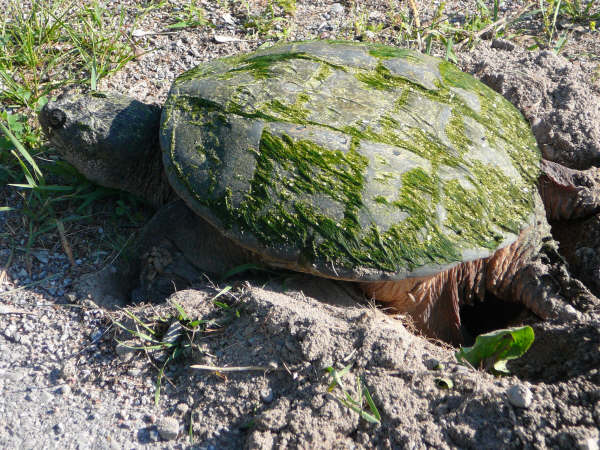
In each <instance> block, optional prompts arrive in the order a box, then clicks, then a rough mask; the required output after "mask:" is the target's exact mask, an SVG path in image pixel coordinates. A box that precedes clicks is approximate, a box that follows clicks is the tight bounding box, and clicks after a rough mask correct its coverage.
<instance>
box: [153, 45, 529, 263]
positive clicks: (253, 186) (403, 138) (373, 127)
mask: <svg viewBox="0 0 600 450" xmlns="http://www.w3.org/2000/svg"><path fill="white" fill-rule="evenodd" d="M359 45H360V44H359ZM364 47H365V48H366V49H369V50H368V52H369V54H370V55H371V56H374V57H377V58H379V59H380V60H383V59H386V58H396V57H402V58H405V59H407V60H409V61H410V62H412V63H415V64H418V63H419V62H420V61H421V59H420V58H419V57H418V56H415V55H414V54H413V53H412V52H410V51H407V50H398V49H393V48H389V47H382V46H377V47H375V48H371V47H370V46H368V45H365V46H364ZM411 55H412V56H411ZM267 56H268V57H267ZM267 56H265V57H262V56H261V57H253V58H248V57H236V58H237V59H229V60H228V61H229V62H231V63H232V65H234V66H235V64H238V66H237V67H233V68H228V69H227V70H226V71H225V72H224V73H227V74H228V75H227V77H228V78H227V79H228V81H230V82H235V74H236V73H243V72H251V73H253V75H254V78H255V79H264V80H265V82H269V77H270V76H271V75H272V74H273V73H274V72H272V71H271V69H270V67H271V66H272V65H273V64H279V63H281V62H282V61H283V62H285V61H295V60H297V59H304V60H309V61H310V62H312V63H314V62H319V65H318V66H317V68H316V69H315V72H314V74H313V76H312V78H313V79H316V80H318V81H320V82H322V83H325V82H327V80H328V78H329V77H331V76H333V74H334V73H335V72H336V70H343V71H344V72H347V73H352V74H353V75H354V77H355V78H356V79H357V80H358V81H360V82H361V83H362V84H363V85H364V91H365V92H368V91H369V90H375V91H385V92H389V93H390V95H392V96H393V97H394V98H395V99H394V102H393V104H392V107H391V109H390V110H388V111H382V113H381V114H380V115H379V116H377V117H372V118H370V121H367V122H366V124H365V122H364V120H363V117H362V115H361V111H360V110H357V112H356V120H355V121H354V122H353V123H348V124H347V125H344V126H333V125H332V124H331V123H322V122H319V121H318V119H315V118H314V117H313V116H312V115H311V113H312V111H311V110H309V108H308V107H307V104H309V103H310V105H311V108H312V107H315V104H314V102H311V99H314V98H315V97H314V96H315V95H316V94H315V92H314V91H313V90H312V89H311V88H309V87H308V86H307V87H306V90H304V91H303V92H300V93H298V94H297V95H296V101H295V102H293V103H290V102H287V101H283V100H282V99H281V98H278V97H277V96H276V95H275V96H273V98H269V99H265V100H264V101H262V102H260V101H259V102H258V103H256V104H253V105H252V107H251V108H248V106H247V105H245V104H242V103H239V100H236V99H235V98H232V99H231V100H230V101H229V102H228V103H226V104H221V103H218V102H213V101H211V100H209V99H205V98H196V97H186V96H182V95H177V94H176V93H172V94H171V97H170V99H169V101H168V102H167V109H169V108H178V109H181V110H184V111H187V114H188V117H190V122H196V123H204V122H205V118H204V116H203V115H204V114H205V112H206V111H210V112H217V113H219V114H220V115H221V117H222V120H223V123H222V124H219V126H226V122H227V116H228V115H231V114H233V115H236V116H239V117H243V118H246V119H249V120H255V119H258V120H262V121H264V122H265V123H269V122H284V123H289V124H297V125H302V126H311V127H315V130H316V131H315V132H318V130H319V129H323V130H330V131H334V132H340V133H344V134H346V135H347V136H350V137H351V143H350V145H349V148H348V149H346V150H345V151H342V150H341V149H335V148H330V147H325V146H322V145H318V144H316V143H315V142H314V141H312V140H310V139H304V138H298V137H291V136H289V135H287V134H285V133H283V134H280V135H277V134H274V133H272V132H269V131H268V130H267V129H264V130H263V132H262V134H261V137H260V142H259V146H258V147H259V148H258V149H253V148H249V149H247V151H249V152H251V153H252V154H253V155H254V157H255V159H256V168H255V169H254V171H253V173H251V174H247V175H245V174H243V173H239V174H236V176H238V177H240V178H246V179H247V178H249V184H250V189H249V191H248V192H247V193H246V194H245V195H244V198H243V201H241V202H237V203H236V202H235V201H234V197H235V194H234V192H232V191H231V190H230V189H225V190H223V191H222V194H221V196H220V197H219V196H217V197H215V196H207V195H205V193H203V192H200V191H197V188H196V186H197V183H196V180H194V177H195V175H194V174H193V173H189V169H188V168H186V167H184V166H181V165H180V164H179V163H178V162H177V161H175V159H176V158H175V154H174V153H172V152H171V160H172V165H173V167H174V168H175V169H176V172H177V173H178V176H179V178H180V179H181V180H183V181H184V184H185V185H186V186H187V188H188V189H189V191H190V192H191V193H192V194H193V196H194V197H195V199H196V201H198V202H199V203H200V204H202V205H203V206H206V207H208V208H209V209H210V210H211V211H212V212H213V214H215V215H216V216H218V217H219V219H220V220H221V223H222V225H223V227H224V228H226V229H239V230H242V232H243V233H251V234H252V235H253V236H254V237H256V238H257V239H258V241H260V242H261V244H262V245H263V246H264V248H270V249H273V248H287V249H288V250H282V251H281V253H282V255H284V254H286V252H288V253H289V251H290V249H295V251H298V252H299V254H300V256H299V261H300V264H307V265H313V264H316V265H317V266H318V267H323V265H324V264H325V263H333V264H334V266H336V267H353V266H363V267H372V268H377V269H380V270H384V271H389V272H398V273H402V272H403V271H404V272H406V270H407V269H408V270H413V269H415V268H418V267H423V266H427V265H431V264H447V263H450V262H453V261H460V260H461V258H462V251H463V250H465V249H470V248H478V247H479V248H488V249H490V251H493V250H494V249H495V248H497V247H498V246H499V245H500V244H501V243H502V242H503V241H504V240H505V239H506V235H505V234H504V233H512V234H518V233H519V231H520V229H521V228H522V227H523V226H525V225H526V224H527V223H528V222H529V220H530V215H531V214H532V211H533V189H534V183H535V179H536V178H537V171H538V170H539V152H538V151H537V148H536V146H535V141H534V139H533V137H532V135H531V132H530V130H529V129H528V127H527V124H526V122H524V120H523V118H522V116H521V115H520V114H519V113H518V111H516V110H515V109H514V107H512V105H510V104H509V103H508V102H507V101H506V100H504V99H503V98H501V97H500V96H499V95H498V94H496V93H494V92H493V91H491V90H490V89H489V88H487V87H485V86H484V85H482V84H481V83H479V82H477V81H476V80H474V79H473V78H472V77H470V76H469V75H467V74H463V73H462V72H460V71H458V70H457V69H456V68H454V66H452V65H450V64H449V63H445V62H440V65H439V70H440V74H441V76H442V82H441V83H440V84H439V85H438V89H437V90H428V89H425V88H423V87H422V86H420V85H419V84H417V83H414V82H412V81H410V80H407V79H406V78H404V77H401V76H398V75H394V74H392V73H390V71H389V70H388V69H387V68H385V67H384V66H383V65H382V64H381V63H380V64H378V65H377V66H376V68H375V69H361V68H356V67H343V68H340V67H339V65H336V64H332V63H330V62H327V61H323V58H322V57H315V56H313V55H307V54H305V53H288V54H285V55H281V54H274V55H273V54H270V55H267ZM222 61H224V60H222ZM234 63H235V64H234ZM223 70H225V69H223ZM198 73H202V74H206V73H208V71H206V70H205V71H204V72H202V71H199V72H198ZM277 76H280V74H279V72H278V73H277ZM214 77H215V78H218V79H224V78H223V75H222V73H220V74H216V75H214ZM194 79H195V76H194V75H193V74H192V76H190V75H189V73H186V77H185V79H184V80H183V81H187V80H194ZM179 84H181V83H180V80H178V81H177V83H176V85H179ZM451 87H459V88H462V89H465V90H467V91H468V92H472V93H474V94H476V96H477V98H478V99H479V104H480V105H481V108H480V110H478V111H474V110H472V109H471V108H470V107H469V106H468V105H467V104H466V103H465V102H464V101H463V100H462V99H461V98H460V97H457V96H456V95H455V94H454V93H453V92H451V90H450V88H451ZM356 95H357V94H356ZM367 95H368V94H367ZM415 96H416V97H415ZM419 96H420V97H422V98H423V99H426V100H429V101H431V102H434V103H435V104H439V105H447V106H448V108H449V118H448V120H447V122H446V124H445V126H443V127H441V130H442V131H443V133H444V134H445V137H446V138H447V141H446V143H445V142H444V140H443V139H442V137H441V136H439V135H437V134H436V132H437V131H436V130H434V129H431V130H429V129H426V128H423V127H419V126H411V127H407V126H406V124H404V123H403V122H400V121H399V120H401V117H402V114H403V113H405V112H406V111H407V110H409V109H410V108H411V106H410V105H411V101H414V100H411V99H414V98H419ZM167 117H168V113H167ZM466 117H468V118H470V119H472V120H473V121H474V122H476V123H477V124H480V125H482V126H483V129H484V130H485V137H486V140H487V141H488V143H489V145H490V147H491V149H490V151H500V149H503V151H505V152H506V153H507V155H508V156H509V157H510V159H511V161H512V162H513V165H514V167H515V168H516V169H517V171H518V173H519V175H520V177H519V178H514V177H509V176H508V175H506V174H505V173H503V172H502V171H501V170H499V169H497V168H496V167H494V166H492V165H489V164H484V163H483V162H481V161H477V160H476V161H472V160H469V159H468V158H465V155H467V154H468V152H469V148H471V147H472V146H473V145H476V143H474V142H473V140H472V139H471V138H470V137H469V136H468V134H467V128H466V126H465V118H466ZM205 125H206V124H205ZM169 126H170V125H169V121H168V120H166V121H165V122H163V128H165V127H169ZM204 129H208V125H206V126H204ZM366 141H368V142H373V143H378V144H385V145H389V146H393V147H395V148H398V149H402V150H403V151H408V152H411V153H413V154H415V155H418V156H419V157H422V158H424V159H425V160H427V161H429V162H430V163H431V168H430V170H429V169H427V170H426V169H425V168H416V169H411V170H407V171H405V172H404V173H402V174H394V173H393V172H390V171H386V170H378V171H376V172H375V173H374V174H373V176H372V179H371V180H369V179H367V178H366V177H367V170H368V164H369V163H368V159H367V158H366V157H365V155H363V154H361V143H362V142H366ZM448 141H449V142H450V145H448V143H447V142H448ZM204 147H206V146H204ZM204 147H201V146H200V147H198V149H197V151H202V152H204V154H205V159H206V161H207V162H208V163H209V165H210V166H211V167H213V169H211V170H212V172H211V171H209V173H210V177H211V183H210V184H211V186H213V188H214V186H216V184H217V180H218V178H219V175H218V170H220V169H219V165H218V164H216V163H215V160H214V157H212V160H211V155H209V154H208V153H207V150H206V148H204ZM380 158H381V161H380V162H381V164H383V163H384V162H385V158H383V157H380ZM442 168H453V169H457V168H458V169H460V170H462V172H464V173H466V174H468V176H467V179H466V180H465V182H461V181H460V180H459V179H456V178H455V179H444V178H443V177H441V176H440V170H442ZM229 169H230V168H229ZM444 170H445V169H444ZM398 177H400V179H401V183H400V188H399V190H398V191H397V192H396V193H395V195H391V196H390V195H385V196H384V195H375V196H374V197H373V198H366V197H365V186H366V185H367V183H371V182H373V183H379V184H380V185H382V186H383V185H386V186H387V185H393V183H394V182H395V180H396V179H397V178H398ZM465 186H467V187H465ZM213 191H214V189H212V190H211V192H213ZM371 204H372V205H379V207H384V208H387V209H388V210H389V212H390V214H392V211H393V210H396V211H401V212H403V213H406V214H407V216H406V218H405V219H403V220H398V222H397V223H395V224H393V225H392V226H390V227H389V228H387V229H382V228H380V226H379V225H378V221H377V217H373V221H372V222H370V223H368V224H365V223H364V220H363V222H361V214H362V215H364V211H366V210H369V208H370V206H369V205H371ZM439 208H443V209H444V211H445V215H443V216H440V215H439Z"/></svg>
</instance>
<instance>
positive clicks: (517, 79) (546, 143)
mask: <svg viewBox="0 0 600 450" xmlns="http://www.w3.org/2000/svg"><path fill="white" fill-rule="evenodd" d="M460 65H461V67H462V69H463V70H465V71H466V72H470V73H472V74H473V75H474V76H476V77H477V78H479V79H480V80H481V81H483V82H484V83H486V84H487V85H488V86H490V87H491V88H492V89H494V90H495V91H497V92H499V93H501V94H502V95H504V97H506V98H507V99H508V100H509V101H510V102H511V103H513V104H514V105H515V106H517V107H518V108H519V109H520V110H521V112H522V113H523V115H524V116H525V117H526V118H527V120H529V123H530V124H531V127H532V130H533V132H534V134H535V137H536V139H537V141H538V145H539V146H540V149H541V150H542V154H543V155H544V158H546V159H549V160H551V161H555V162H558V163H561V164H563V165H565V166H568V167H571V168H576V169H587V168H589V167H591V166H598V165H600V92H599V91H598V88H597V87H596V88H594V83H593V82H592V79H591V78H592V74H593V73H594V66H593V65H592V64H591V63H585V62H569V61H568V60H566V59H565V58H563V57H561V56H558V55H556V54H554V53H553V52H551V51H549V50H545V51H541V52H529V51H526V50H523V49H518V48H516V47H515V46H514V45H513V44H511V43H507V42H503V41H493V42H492V44H491V45H490V44H488V43H484V44H482V45H480V46H478V47H477V48H476V49H474V50H472V51H471V52H468V53H465V54H462V55H461V62H460Z"/></svg>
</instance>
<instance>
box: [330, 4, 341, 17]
mask: <svg viewBox="0 0 600 450" xmlns="http://www.w3.org/2000/svg"><path fill="white" fill-rule="evenodd" d="M329 12H330V13H331V14H333V15H338V14H343V13H344V6H343V5H342V4H341V3H334V4H333V5H331V8H329Z"/></svg>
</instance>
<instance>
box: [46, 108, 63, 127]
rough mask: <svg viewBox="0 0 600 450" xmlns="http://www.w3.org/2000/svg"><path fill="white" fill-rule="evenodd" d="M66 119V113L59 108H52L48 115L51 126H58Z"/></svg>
mask: <svg viewBox="0 0 600 450" xmlns="http://www.w3.org/2000/svg"><path fill="white" fill-rule="evenodd" d="M65 120H67V116H66V114H65V113H64V112H63V111H61V110H60V109H53V110H52V111H50V114H49V115H48V122H49V123H50V126H51V127H52V128H60V127H62V126H63V125H64V123H65Z"/></svg>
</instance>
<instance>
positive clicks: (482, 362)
mask: <svg viewBox="0 0 600 450" xmlns="http://www.w3.org/2000/svg"><path fill="white" fill-rule="evenodd" d="M534 339H535V335H534V333H533V329H532V328H531V327H530V326H524V327H516V328H506V329H503V330H496V331H492V332H491V333H486V334H481V335H479V336H477V338H476V339H475V345H473V346H472V347H461V348H460V350H458V351H457V352H456V353H455V356H456V359H457V360H458V362H467V363H468V364H470V365H471V366H473V367H476V368H480V369H485V370H492V369H493V370H494V371H496V372H499V373H504V374H506V373H508V369H507V368H506V361H507V360H509V359H515V358H519V357H520V356H522V355H523V354H524V353H525V352H526V351H527V350H529V347H531V344H532V343H533V340H534Z"/></svg>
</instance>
